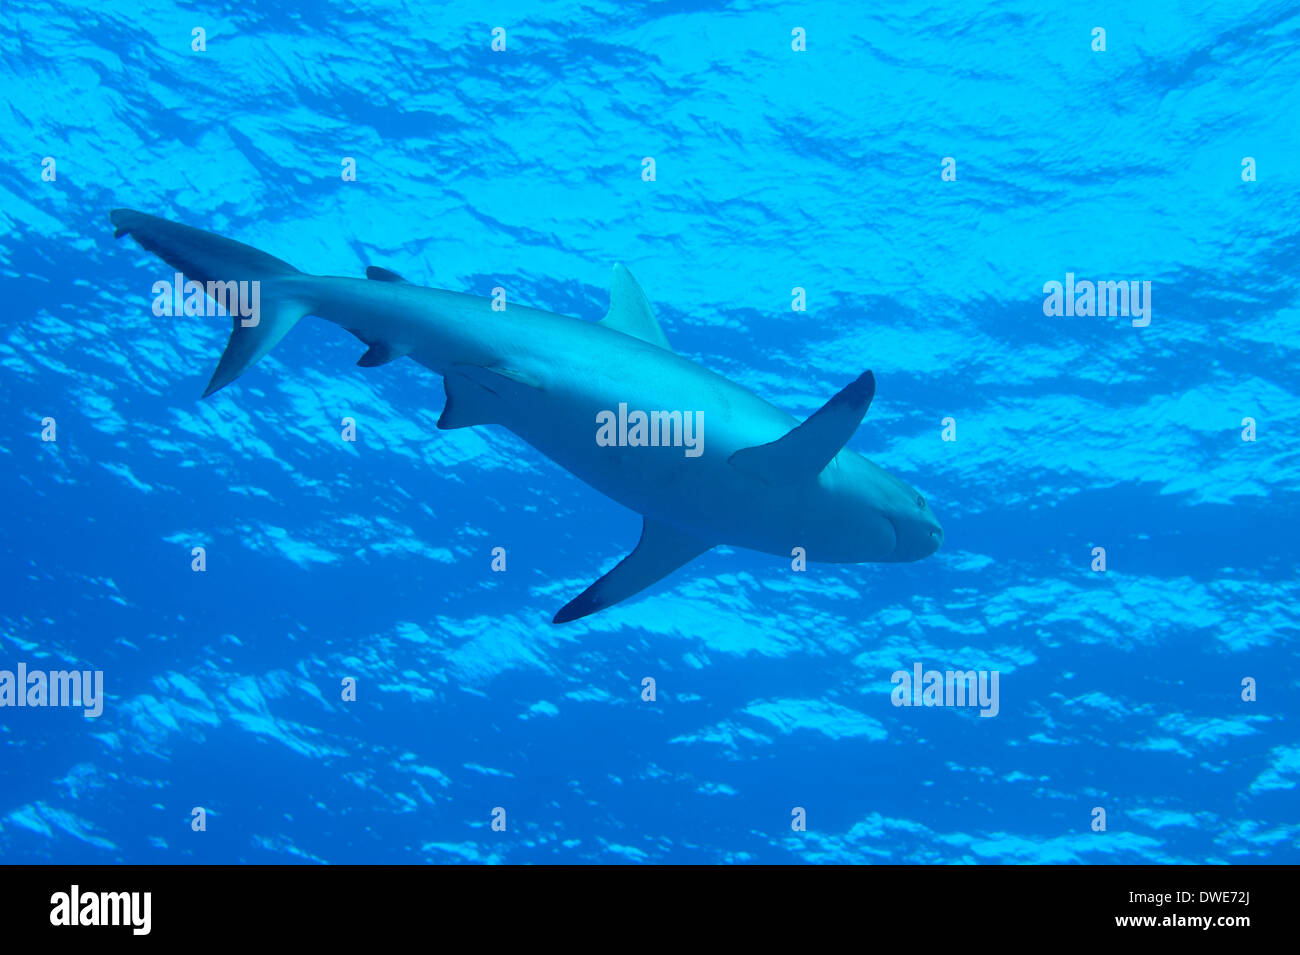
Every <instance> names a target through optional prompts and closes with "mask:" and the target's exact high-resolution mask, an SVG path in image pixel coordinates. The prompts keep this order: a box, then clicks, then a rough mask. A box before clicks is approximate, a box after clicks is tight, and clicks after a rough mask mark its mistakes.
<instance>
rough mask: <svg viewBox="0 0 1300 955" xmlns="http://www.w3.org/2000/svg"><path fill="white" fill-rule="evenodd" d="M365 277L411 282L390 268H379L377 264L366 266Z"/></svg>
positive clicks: (407, 283) (404, 282)
mask: <svg viewBox="0 0 1300 955" xmlns="http://www.w3.org/2000/svg"><path fill="white" fill-rule="evenodd" d="M366 278H368V279H374V280H375V281H376V282H401V283H402V284H404V285H410V284H411V283H410V282H408V281H406V279H404V278H402V277H401V276H400V275H398V274H397V273H396V272H394V271H392V270H390V269H381V268H380V267H379V266H377V265H367V266H366Z"/></svg>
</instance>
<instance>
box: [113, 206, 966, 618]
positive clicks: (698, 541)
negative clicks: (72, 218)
mask: <svg viewBox="0 0 1300 955" xmlns="http://www.w3.org/2000/svg"><path fill="white" fill-rule="evenodd" d="M111 218H112V222H113V225H114V226H115V227H116V236H117V237H118V238H121V237H122V236H124V235H130V236H132V237H133V238H134V239H135V240H136V241H137V242H138V243H140V245H141V246H143V247H144V248H145V249H147V250H148V251H150V252H152V253H154V254H155V255H157V256H158V257H159V258H161V259H162V260H163V261H164V262H166V263H167V264H168V265H170V266H171V267H172V268H174V269H177V270H178V271H179V272H180V273H183V275H184V276H185V277H186V280H187V281H186V282H185V285H186V287H187V288H189V287H190V283H191V282H193V281H197V282H199V283H201V284H202V286H203V294H205V295H206V296H208V298H209V299H212V300H216V301H217V302H218V303H219V304H221V305H222V306H223V308H224V309H225V311H226V312H228V313H229V314H230V315H231V317H232V325H233V329H232V331H231V333H230V341H229V343H228V344H227V345H226V350H225V352H223V353H222V355H221V360H220V361H219V362H218V363H217V370H216V371H215V372H214V373H213V375H212V380H211V381H210V382H209V384H208V387H207V390H206V391H204V393H203V395H204V397H207V396H208V395H210V394H212V393H213V392H215V391H217V390H219V389H221V388H224V387H225V386H226V385H228V384H230V383H231V382H232V381H234V380H235V379H236V378H238V377H239V376H240V375H242V374H243V373H244V372H245V371H247V370H248V369H249V368H250V367H252V366H253V364H255V363H256V362H257V360H258V359H259V358H261V357H262V356H263V355H265V354H266V353H267V352H269V351H270V350H271V349H272V348H274V347H275V345H276V344H277V343H278V342H279V341H280V340H281V339H282V338H284V336H285V334H286V333H288V331H289V329H291V328H293V326H294V325H295V324H296V323H297V321H298V319H300V318H302V317H303V316H305V315H316V316H319V317H320V318H324V319H327V320H328V321H331V322H334V323H335V324H337V325H341V326H342V327H343V328H345V329H347V330H348V331H350V332H351V333H352V334H353V335H355V336H356V337H357V338H359V339H361V341H362V342H364V343H365V344H366V345H367V346H368V350H367V351H366V353H365V354H364V355H362V356H361V359H360V361H358V362H357V364H358V365H361V366H363V367H366V368H371V367H374V366H376V365H383V364H386V363H388V362H391V361H395V360H396V359H398V358H402V357H408V358H412V359H414V360H415V361H417V362H419V363H420V364H421V365H423V366H424V367H426V368H428V369H430V370H431V371H434V372H436V373H437V374H439V375H441V376H442V379H443V387H444V389H445V390H446V404H445V406H444V408H443V411H442V416H441V417H440V418H439V419H438V427H439V428H440V429H449V428H468V427H474V426H478V425H500V426H502V427H505V428H508V429H509V430H510V431H512V432H514V433H515V434H516V435H518V436H519V437H520V438H522V439H523V440H524V441H526V442H527V443H528V444H530V445H532V446H533V447H534V448H536V449H537V450H538V451H540V452H541V453H542V454H544V455H546V456H547V457H548V458H550V459H551V460H552V461H555V462H556V463H557V464H559V465H560V466H561V467H563V468H565V469H566V470H568V471H570V472H572V473H573V474H574V475H575V476H576V477H578V478H580V479H581V480H582V481H584V482H586V483H587V484H589V485H590V486H591V487H593V488H595V489H596V490H597V491H600V492H601V493H602V494H605V495H606V496H608V497H610V498H612V499H613V500H615V501H617V502H618V503H620V504H622V505H623V506H625V507H629V508H631V509H632V510H634V511H636V512H637V513H639V514H641V515H642V517H643V519H644V523H643V525H642V528H641V540H640V542H639V543H638V544H637V546H636V548H635V549H634V550H633V551H632V553H630V554H628V555H627V557H625V558H623V560H622V561H621V562H620V563H619V564H617V565H616V566H615V567H614V568H613V569H612V570H610V571H609V572H608V573H606V574H605V575H604V576H603V577H601V578H600V579H599V580H597V581H596V582H595V583H593V584H592V585H591V586H590V587H588V588H587V589H586V590H584V591H583V592H582V593H581V594H579V595H578V596H576V597H574V598H573V599H572V600H570V601H569V602H568V603H567V604H565V605H564V606H563V607H562V608H561V609H560V611H559V612H558V613H557V614H556V615H555V618H554V622H555V623H567V622H568V621H570V620H577V619H578V618H580V617H585V616H587V615H588V614H593V613H596V612H597V611H599V610H603V609H605V608H606V607H610V606H613V605H614V604H616V603H618V602H620V601H622V600H626V599H627V598H629V597H631V596H633V595H634V594H636V593H639V592H640V591H642V590H644V589H645V588H646V587H649V586H650V585H651V584H653V583H655V582H656V581H658V580H661V579H662V578H664V577H666V576H668V575H669V574H671V573H672V572H673V571H675V570H677V569H678V568H679V567H681V566H682V565H684V564H686V563H688V562H689V561H691V560H693V559H694V558H696V557H698V556H699V555H700V554H703V553H704V552H705V551H707V550H709V549H710V548H712V547H715V546H718V545H727V546H731V547H746V548H749V549H750V550H756V551H761V552H762V553H765V554H775V555H777V556H781V557H785V558H790V557H791V556H798V555H800V554H802V555H803V556H804V557H805V559H806V560H808V561H815V562H824V563H833V564H857V563H865V562H893V561H913V560H920V559H921V558H924V557H928V556H929V555H930V554H933V553H934V552H935V551H936V550H938V548H939V545H940V544H941V543H942V542H943V530H942V529H941V528H940V526H939V522H938V520H936V519H935V516H934V514H933V512H932V511H931V510H930V508H928V507H927V506H926V502H925V499H924V498H923V497H922V496H921V495H920V494H918V493H917V492H916V490H915V489H913V488H912V487H910V486H909V485H908V484H907V483H905V482H904V481H902V480H900V479H899V478H897V477H895V476H894V475H892V474H890V473H889V472H888V471H885V470H884V469H883V468H880V467H877V466H876V465H875V464H872V463H871V462H870V461H868V460H867V459H866V458H864V457H862V456H861V455H860V454H857V453H856V452H854V451H851V450H849V449H848V448H846V447H845V446H844V445H845V443H846V442H847V441H848V440H849V438H850V437H852V435H853V433H854V431H856V430H857V427H858V425H859V424H860V423H861V421H862V418H863V416H864V415H865V414H866V413H867V408H868V406H869V405H870V404H871V399H872V397H873V396H874V394H875V390H876V383H875V377H874V376H873V375H872V373H871V372H870V371H867V372H865V373H863V374H862V375H861V376H860V377H859V378H858V379H857V380H856V381H854V382H852V383H851V384H849V385H848V386H846V387H845V388H844V389H843V390H842V391H841V392H840V393H839V394H837V395H835V396H834V397H833V398H831V399H830V400H829V401H828V402H826V404H825V405H823V406H822V407H821V408H820V409H819V410H818V411H816V412H815V413H814V414H813V415H812V416H811V417H809V418H808V420H806V421H804V422H802V423H800V422H799V421H798V420H797V419H795V418H793V417H791V416H790V415H788V414H786V413H785V412H784V411H782V410H781V409H779V408H777V407H775V406H774V405H771V404H769V403H768V402H766V401H764V400H763V399H762V398H760V397H758V396H757V395H755V394H754V393H753V392H751V391H749V390H747V389H745V388H743V387H741V386H740V385H738V384H736V383H735V382H732V381H729V380H728V379H726V378H724V377H722V376H721V375H718V374H715V373H714V372H712V371H709V370H708V369H707V368H704V367H703V366H701V365H698V364H696V363H695V362H693V361H689V360H687V359H686V358H683V357H681V356H680V355H677V354H675V353H674V352H673V350H672V348H671V347H670V346H669V344H668V339H667V338H665V337H664V333H663V329H662V328H660V327H659V323H658V322H657V321H656V320H655V317H654V313H653V312H652V310H651V308H650V303H649V301H648V300H647V299H646V296H645V293H644V292H642V291H641V287H640V286H639V285H637V283H636V280H635V279H634V278H632V275H631V274H630V273H629V272H628V271H627V269H625V268H624V267H623V266H622V265H616V266H615V267H614V279H613V285H612V288H611V290H610V305H609V313H608V314H607V315H606V316H605V317H604V319H602V320H601V321H598V322H591V321H584V320H582V319H577V318H570V317H568V316H566V315H557V314H555V313H553V312H546V311H541V310H540V309H535V308H526V307H523V306H519V305H514V304H510V305H508V306H507V307H505V308H502V307H501V303H500V302H497V303H496V304H497V307H495V308H494V307H493V305H494V302H493V299H489V298H481V297H478V296H473V295H464V294H461V293H459V292H449V291H446V290H444V289H435V288H426V287H423V286H420V285H414V284H412V283H410V282H407V281H406V280H404V279H403V278H401V277H400V276H398V275H397V274H395V273H393V272H390V271H388V270H387V269H382V268H375V267H371V268H368V269H366V278H364V279H357V278H339V277H335V276H326V275H307V274H305V273H303V272H299V271H298V270H297V269H296V268H294V267H293V266H291V265H289V264H288V263H287V262H283V261H281V260H280V259H277V258H274V257H273V256H271V255H268V254H267V253H265V252H261V251H259V250H257V249H255V248H252V247H251V246H247V245H243V244H242V243H239V242H235V241H233V240H231V239H226V238H223V237H221V236H219V235H215V234H213V233H211V232H204V231H201V230H199V229H195V228H191V227H190V226H185V225H180V224H179V223H176V222H170V221H168V220H166V219H161V218H158V217H157V216H151V215H146V214H145V213H142V212H134V211H132V210H130V209H117V210H115V211H113V212H112V214H111ZM237 283H248V284H247V285H240V284H237ZM240 288H251V289H253V290H254V291H253V294H252V296H251V299H252V301H253V302H254V303H255V304H256V305H257V307H256V308H255V309H252V310H249V309H247V308H245V307H243V306H242V305H240V306H239V307H228V308H227V307H226V306H230V305H232V304H236V303H235V302H234V301H233V299H234V298H235V297H236V295H237V293H236V292H235V291H234V290H236V289H240ZM178 294H179V292H178ZM247 298H248V297H247V296H245V298H244V299H243V300H242V301H243V302H244V303H246V302H247ZM199 301H202V298H201V296H200V298H199ZM214 314H221V313H220V312H219V311H218V312H214ZM627 409H635V410H633V411H631V412H629V411H627ZM670 409H671V410H670ZM706 424H707V439H706V438H705V434H706V432H705V431H704V426H705V425H706ZM796 548H802V551H797V550H796Z"/></svg>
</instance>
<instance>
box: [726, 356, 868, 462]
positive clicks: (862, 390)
mask: <svg viewBox="0 0 1300 955" xmlns="http://www.w3.org/2000/svg"><path fill="white" fill-rule="evenodd" d="M875 394H876V377H875V375H873V374H872V373H871V372H869V371H864V372H863V373H862V374H861V375H859V376H858V378H857V380H856V381H854V382H853V383H852V384H850V385H848V386H846V387H845V388H844V389H843V390H842V391H840V393H839V394H837V395H836V396H835V397H834V398H832V399H831V400H830V401H828V402H826V404H824V405H822V406H821V408H819V409H818V410H817V411H815V412H813V414H812V416H811V417H809V418H808V420H807V421H805V422H804V423H803V424H801V425H799V426H798V427H796V428H792V429H791V430H790V431H788V432H786V434H785V435H784V436H783V437H781V438H778V439H777V440H775V441H772V442H769V443H768V444H759V445H755V446H754V447H752V448H742V449H741V450H739V451H737V452H736V453H735V454H733V455H732V456H731V458H730V461H731V463H732V464H733V465H735V466H736V467H737V468H739V469H740V470H742V471H745V472H747V473H749V474H753V475H756V476H757V477H759V478H761V479H762V480H764V481H766V482H767V483H769V484H784V483H790V482H794V481H799V480H804V479H808V478H815V477H816V476H817V475H818V474H820V473H821V472H822V469H823V468H825V467H826V465H828V464H830V462H831V459H832V458H834V457H835V455H837V454H839V453H840V449H841V448H843V447H844V445H845V444H846V443H847V442H848V440H849V438H851V437H853V432H855V431H857V430H858V425H860V424H861V423H862V419H863V417H864V416H865V415H866V413H867V409H868V408H869V407H871V399H872V398H873V397H874V396H875Z"/></svg>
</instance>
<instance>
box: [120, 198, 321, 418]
mask: <svg viewBox="0 0 1300 955" xmlns="http://www.w3.org/2000/svg"><path fill="white" fill-rule="evenodd" d="M109 218H110V219H112V222H113V225H114V226H115V227H116V231H115V232H114V233H113V235H114V238H118V239H120V238H121V237H122V236H124V235H129V236H131V238H133V239H135V240H136V241H137V242H139V243H140V245H141V246H142V247H143V248H145V249H146V250H148V251H149V252H152V253H153V254H154V255H156V256H158V258H160V259H162V260H163V261H164V262H166V263H167V264H168V265H170V266H171V267H172V268H174V269H176V270H177V271H179V272H180V273H181V274H183V275H184V277H185V279H186V283H185V292H184V295H183V297H184V298H188V297H189V295H190V287H191V283H195V285H196V286H201V287H202V291H203V293H204V294H205V295H206V296H207V297H208V298H210V299H212V301H214V302H215V303H217V304H218V305H220V306H222V307H223V308H225V310H226V311H227V312H228V313H229V314H230V316H231V323H232V328H231V332H230V341H229V342H227V343H226V350H225V351H224V352H222V354H221V360H220V361H219V362H217V370H216V371H215V372H213V374H212V380H211V381H209V382H208V387H207V388H206V389H205V390H204V392H203V397H205V398H206V397H207V396H208V395H210V394H212V393H213V392H214V391H218V390H220V389H222V388H224V387H225V386H226V385H228V384H230V383H231V382H232V381H234V380H235V379H236V378H238V377H239V376H240V375H242V374H243V373H244V372H245V371H247V370H248V369H249V368H251V367H252V366H253V365H254V364H256V362H257V361H258V359H260V358H261V357H262V356H263V355H265V354H266V353H267V352H269V351H270V350H271V349H272V348H274V347H275V346H276V345H278V344H279V343H280V340H281V339H282V338H284V336H285V335H286V334H288V332H289V329H291V328H293V326H294V325H295V324H297V322H298V319H300V318H302V317H303V316H304V315H306V314H307V313H308V312H309V311H310V310H311V309H310V306H308V305H307V304H306V303H304V302H302V301H298V300H297V299H295V298H293V297H292V296H288V295H285V294H283V289H279V290H277V289H275V288H271V289H270V290H269V291H270V293H271V294H269V295H267V296H265V297H264V296H263V295H262V290H263V289H262V286H263V283H267V282H270V283H271V284H272V286H274V285H275V283H274V281H273V280H275V279H282V278H285V277H287V276H293V275H300V274H301V273H300V272H299V271H298V270H297V269H295V268H294V267H293V266H292V265H290V264H289V263H288V262H284V261H282V260H280V259H277V258H276V257H275V256H273V255H267V254H266V253H265V252H262V251H259V250H258V249H255V248H253V247H252V246H251V245H244V244H243V243H242V242H235V241H233V240H231V239H226V238H223V237H221V236H219V235H215V234H214V233H211V232H204V231H202V230H201V229H194V228H191V227H190V226H186V225H181V224H180V223H177V222H169V221H168V220H166V219H160V218H158V217H157V216H151V215H146V214H145V213H143V212H136V211H134V210H132V209H114V210H113V211H112V213H111V214H110V216H109ZM196 290H197V289H196ZM178 297H182V296H181V294H180V293H179V291H178ZM232 305H234V306H235V307H231V306H232Z"/></svg>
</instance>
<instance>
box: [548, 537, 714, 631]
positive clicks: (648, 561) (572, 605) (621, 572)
mask: <svg viewBox="0 0 1300 955" xmlns="http://www.w3.org/2000/svg"><path fill="white" fill-rule="evenodd" d="M712 546H713V545H712V544H709V543H707V542H705V541H702V540H700V539H698V538H696V537H692V536H690V535H689V534H683V533H682V532H681V531H679V530H677V529H675V528H673V527H670V526H669V525H667V524H661V523H659V522H658V521H655V520H652V519H651V518H648V517H647V518H645V523H644V524H643V525H642V526H641V541H640V543H638V544H637V545H636V549H635V550H633V551H632V553H630V554H628V555H627V556H626V557H624V558H623V559H622V560H621V561H619V563H618V564H616V565H615V566H614V569H613V570H611V571H610V572H609V573H607V574H605V576H603V577H601V578H600V579H599V580H597V581H596V582H595V583H594V584H592V585H591V586H590V587H588V588H587V589H586V590H584V591H583V592H582V593H580V594H578V596H576V597H574V598H573V599H572V600H570V601H569V602H568V603H567V604H565V605H564V606H563V607H561V608H560V612H559V613H557V614H556V615H555V619H554V620H552V621H551V622H552V623H568V622H569V621H570V620H577V619H578V618H579V617H585V616H587V615H588V614H593V613H595V612H596V611H598V610H604V609H605V608H606V607H612V606H613V605H614V604H616V603H618V602H620V601H622V600H626V599H627V598H628V597H631V596H633V595H634V594H638V593H640V592H641V591H642V590H645V589H646V588H647V587H649V586H650V585H651V584H653V583H655V582H656V581H658V580H662V579H663V578H664V577H667V576H668V575H669V574H671V573H672V572H673V571H674V570H676V569H677V568H678V567H681V566H682V565H683V564H686V563H688V562H690V561H692V560H694V559H695V558H696V557H699V556H700V555H701V554H703V553H704V552H705V551H706V550H708V549H709V548H710V547H712Z"/></svg>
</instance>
